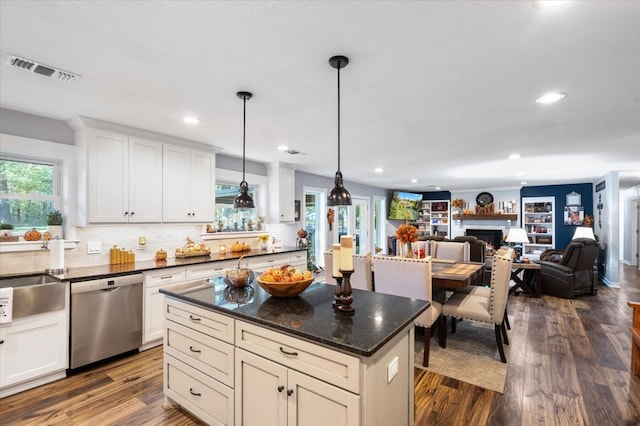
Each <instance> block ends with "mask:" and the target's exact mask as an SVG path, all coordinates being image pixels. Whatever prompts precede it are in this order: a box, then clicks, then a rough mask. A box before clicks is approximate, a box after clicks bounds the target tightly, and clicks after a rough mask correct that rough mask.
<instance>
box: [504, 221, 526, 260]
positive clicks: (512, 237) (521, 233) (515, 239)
mask: <svg viewBox="0 0 640 426" xmlns="http://www.w3.org/2000/svg"><path fill="white" fill-rule="evenodd" d="M505 241H506V242H508V243H513V244H514V250H515V252H516V262H521V261H522V244H523V243H529V237H528V236H527V231H525V230H524V229H522V228H511V229H509V234H508V235H507V239H506V240H505Z"/></svg>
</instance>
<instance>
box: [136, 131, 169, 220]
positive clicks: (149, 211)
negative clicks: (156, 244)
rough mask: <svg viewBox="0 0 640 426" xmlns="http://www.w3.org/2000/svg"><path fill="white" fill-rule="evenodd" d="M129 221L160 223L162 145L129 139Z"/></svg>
mask: <svg viewBox="0 0 640 426" xmlns="http://www.w3.org/2000/svg"><path fill="white" fill-rule="evenodd" d="M128 217H129V222H160V221H161V220H162V145H161V144H159V143H157V142H152V141H147V140H144V139H137V138H131V139H130V140H129V215H128Z"/></svg>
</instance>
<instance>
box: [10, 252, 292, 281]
mask: <svg viewBox="0 0 640 426" xmlns="http://www.w3.org/2000/svg"><path fill="white" fill-rule="evenodd" d="M296 251H304V249H299V248H296V247H283V248H280V249H274V250H267V251H264V250H251V251H245V252H242V253H223V254H220V253H212V254H211V255H209V256H198V257H187V258H182V259H177V258H170V259H167V260H165V261H156V260H144V261H140V262H135V263H126V264H122V265H97V266H81V267H74V268H69V270H68V271H67V272H66V273H65V274H60V275H52V276H53V277H55V278H56V279H58V280H61V281H72V282H78V281H87V280H95V279H101V278H108V277H117V276H121V275H131V274H135V273H142V272H145V271H152V270H154V269H164V268H173V267H176V266H187V265H199V264H202V263H212V262H220V261H223V260H238V259H239V258H240V257H241V256H245V257H255V256H265V255H269V254H278V253H292V252H296ZM21 275H29V274H12V275H4V276H2V277H5V278H6V277H13V276H21Z"/></svg>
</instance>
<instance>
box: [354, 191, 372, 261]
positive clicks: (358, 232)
mask: <svg viewBox="0 0 640 426" xmlns="http://www.w3.org/2000/svg"><path fill="white" fill-rule="evenodd" d="M352 202H353V205H352V206H351V207H352V208H353V220H352V222H351V223H350V225H351V227H350V229H353V232H352V234H353V239H354V245H355V249H354V253H355V254H365V253H367V252H368V251H370V249H369V247H370V246H371V243H370V242H369V200H368V199H367V198H357V197H353V198H352Z"/></svg>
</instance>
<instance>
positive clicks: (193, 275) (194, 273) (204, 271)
mask: <svg viewBox="0 0 640 426" xmlns="http://www.w3.org/2000/svg"><path fill="white" fill-rule="evenodd" d="M236 265H237V262H235V261H233V260H225V261H223V262H212V263H205V264H204V265H193V266H187V280H190V281H191V280H198V279H202V278H205V279H206V278H211V277H219V276H221V275H224V272H225V271H226V270H227V269H232V268H235V267H236Z"/></svg>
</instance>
